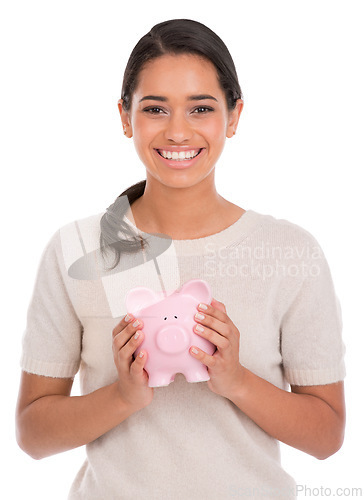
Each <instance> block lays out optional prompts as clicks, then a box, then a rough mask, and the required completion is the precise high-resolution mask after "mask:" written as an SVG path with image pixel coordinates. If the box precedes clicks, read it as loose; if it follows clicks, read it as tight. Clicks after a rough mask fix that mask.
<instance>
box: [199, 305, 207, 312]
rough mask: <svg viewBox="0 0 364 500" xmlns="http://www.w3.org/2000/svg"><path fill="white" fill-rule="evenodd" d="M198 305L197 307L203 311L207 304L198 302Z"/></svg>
mask: <svg viewBox="0 0 364 500" xmlns="http://www.w3.org/2000/svg"><path fill="white" fill-rule="evenodd" d="M198 307H199V308H200V309H204V310H205V311H206V309H207V305H206V304H199V305H198Z"/></svg>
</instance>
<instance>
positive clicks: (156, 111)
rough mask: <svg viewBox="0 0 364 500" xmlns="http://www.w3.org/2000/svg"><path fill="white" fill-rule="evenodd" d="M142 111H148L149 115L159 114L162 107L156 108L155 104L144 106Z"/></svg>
mask: <svg viewBox="0 0 364 500" xmlns="http://www.w3.org/2000/svg"><path fill="white" fill-rule="evenodd" d="M143 111H144V112H145V113H149V114H150V115H160V114H161V113H160V112H163V109H162V108H157V107H156V106H154V107H150V108H144V109H143Z"/></svg>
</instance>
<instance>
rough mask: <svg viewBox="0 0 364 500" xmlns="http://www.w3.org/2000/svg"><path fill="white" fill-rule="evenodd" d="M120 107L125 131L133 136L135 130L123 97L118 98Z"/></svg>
mask: <svg viewBox="0 0 364 500" xmlns="http://www.w3.org/2000/svg"><path fill="white" fill-rule="evenodd" d="M118 109H119V113H120V118H121V123H122V125H123V133H124V135H125V136H126V137H129V138H130V137H133V132H132V128H131V124H130V117H129V113H128V112H127V111H125V109H124V108H123V99H119V100H118Z"/></svg>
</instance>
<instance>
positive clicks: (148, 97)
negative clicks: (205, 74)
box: [139, 94, 218, 102]
mask: <svg viewBox="0 0 364 500" xmlns="http://www.w3.org/2000/svg"><path fill="white" fill-rule="evenodd" d="M187 99H188V100H189V101H202V100H204V99H212V100H214V101H216V102H218V100H217V99H216V97H213V96H212V95H210V94H199V95H190V96H188V97H187ZM146 100H151V101H162V102H166V101H168V99H167V97H164V96H161V95H146V96H144V97H142V98H141V99H140V101H139V102H142V101H146Z"/></svg>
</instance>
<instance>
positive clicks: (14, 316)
mask: <svg viewBox="0 0 364 500" xmlns="http://www.w3.org/2000/svg"><path fill="white" fill-rule="evenodd" d="M2 5H3V7H2V9H1V15H0V18H1V21H0V23H1V25H0V36H1V40H0V41H1V47H2V55H1V69H2V80H1V87H2V88H1V93H0V99H1V139H2V147H1V163H2V175H1V179H2V182H1V216H2V235H1V238H2V245H1V252H2V259H1V262H2V264H3V278H2V279H1V286H2V288H3V293H2V304H3V305H4V307H3V309H2V318H3V332H2V335H3V342H2V347H3V349H2V361H1V380H2V397H1V401H2V409H1V423H2V431H3V435H2V445H1V451H2V453H1V454H2V459H3V460H2V463H3V464H4V465H3V466H2V469H3V470H2V472H5V474H4V476H3V477H4V479H3V480H2V483H1V487H2V488H3V492H5V491H8V492H11V493H7V494H6V498H14V499H20V498H29V499H37V500H43V499H44V500H49V499H52V500H57V499H64V498H66V497H67V492H68V490H69V487H70V484H71V482H72V480H73V478H74V476H75V474H76V472H77V471H78V469H79V467H80V466H81V463H82V461H83V458H84V449H83V448H81V449H77V450H73V451H70V452H66V453H63V454H60V455H56V456H53V457H50V458H47V459H44V460H41V461H34V460H32V459H31V458H29V457H28V456H27V455H26V454H25V453H23V452H22V451H21V450H20V449H19V448H18V447H17V444H16V442H15V425H14V412H15V403H16V397H17V390H18V383H19V375H20V370H19V358H20V350H21V337H22V334H23V331H24V328H25V324H26V313H27V307H28V303H29V300H30V296H31V293H32V288H33V285H34V279H35V275H36V271H37V265H38V262H39V259H40V255H41V253H42V251H43V248H44V246H45V245H46V243H47V242H48V240H49V239H50V237H51V236H52V235H53V233H54V232H55V231H56V230H57V229H58V228H59V227H60V226H61V225H63V224H66V223H68V222H71V221H73V220H76V219H79V218H82V217H87V216H89V215H92V214H96V213H100V212H101V211H103V210H104V209H106V207H107V206H109V205H110V204H111V203H112V202H113V201H114V199H115V198H116V197H117V196H118V195H119V194H120V193H121V192H122V191H123V190H124V189H125V188H126V187H128V186H130V185H131V184H133V183H135V182H138V181H139V180H142V179H144V178H145V168H144V166H143V164H142V163H141V162H140V160H139V158H138V157H137V154H136V153H135V151H134V146H133V142H132V140H128V139H126V138H125V137H124V136H123V134H122V129H121V124H120V119H119V114H118V109H117V100H118V98H119V96H120V89H121V82H122V76H123V71H124V68H125V65H126V62H127V59H128V57H129V54H130V52H131V50H132V49H133V47H134V45H135V44H136V43H137V41H138V40H139V39H140V38H141V37H142V36H143V35H144V34H145V33H147V32H148V31H149V29H150V28H151V27H152V26H153V25H154V24H156V23H158V22H161V21H165V20H167V19H173V18H189V19H195V20H197V21H200V22H203V23H205V24H206V25H207V26H209V27H210V28H211V29H213V30H214V31H215V32H216V33H217V34H218V35H219V36H220V37H221V38H222V39H223V40H224V41H225V43H226V44H227V46H228V48H229V50H230V52H231V54H232V56H233V59H234V61H235V64H236V68H237V71H238V75H239V79H240V84H241V87H242V90H243V94H244V99H245V107H244V109H243V113H242V115H241V120H240V124H239V127H238V131H237V135H236V136H235V137H234V138H233V139H227V142H226V148H225V151H224V153H223V154H222V156H221V157H220V159H219V163H218V165H217V167H216V186H217V189H218V192H219V193H220V194H221V195H222V196H224V197H225V198H227V199H228V200H230V201H232V202H233V203H236V204H237V205H239V206H241V207H243V208H245V209H253V210H255V211H258V212H260V213H266V214H271V215H274V216H275V217H277V218H284V219H288V220H290V221H292V222H294V223H296V224H298V225H300V226H302V227H304V228H305V229H306V230H308V231H309V232H311V234H313V235H314V236H315V237H316V238H317V240H318V241H319V243H320V245H321V247H322V248H323V250H324V253H325V255H326V258H327V260H328V262H329V265H330V269H331V272H332V276H333V279H334V283H335V289H336V293H337V295H338V297H339V299H340V302H341V306H342V311H343V320H344V332H343V336H344V341H345V344H346V348H347V354H346V366H347V377H346V379H345V387H346V401H347V430H346V440H345V444H344V446H343V447H342V448H341V450H340V451H339V452H338V453H337V454H336V455H334V456H333V457H330V458H329V459H327V460H325V461H318V460H316V459H315V458H313V457H311V456H309V455H305V454H304V453H302V452H300V451H298V450H295V449H293V448H290V447H288V446H282V461H283V465H284V467H285V468H286V470H287V471H288V472H289V473H290V474H291V475H292V476H294V478H295V479H296V481H297V483H298V484H300V485H304V487H305V488H306V490H305V491H303V492H302V493H301V494H300V497H302V498H310V496H309V490H308V489H309V488H311V489H312V493H313V495H312V497H313V496H315V497H316V498H317V496H319V495H318V494H317V490H313V489H314V488H317V489H318V488H320V487H321V486H323V487H324V488H331V489H332V490H333V492H332V493H334V489H335V488H336V487H341V488H348V489H350V488H358V487H361V488H363V492H364V481H363V479H361V477H360V473H361V472H362V463H363V462H362V457H361V454H360V455H359V453H358V450H360V448H362V447H363V425H362V418H361V412H362V404H361V400H362V394H363V391H362V380H363V371H362V366H363V362H362V356H363V348H364V345H363V333H364V331H363V315H362V311H363V305H362V303H363V278H364V276H363V236H362V232H363V218H362V203H361V202H362V192H363V180H362V176H361V171H363V167H364V164H363V163H364V162H363V117H364V105H363V104H364V103H363V88H364V78H363V60H362V57H363V51H362V48H363V46H364V36H363V21H364V19H363V14H362V12H361V8H362V6H363V3H362V2H360V1H351V0H348V1H340V2H338V1H333V0H331V1H326V0H316V1H312V0H306V1H305V2H299V1H293V0H289V1H282V0H275V1H240V2H229V3H222V2H217V3H216V4H213V3H212V2H206V3H203V4H198V3H197V2H196V1H189V0H185V1H184V2H178V3H177V6H174V5H175V4H174V3H172V2H169V1H168V2H167V1H165V2H164V1H158V0H157V1H153V2H148V3H145V4H141V3H140V2H123V1H107V0H105V1H103V2H95V1H91V0H89V1H87V2H86V1H83V0H82V1H79V0H73V1H68V0H64V1H62V2H54V1H49V0H48V1H39V0H33V1H12V2H10V1H8V2H7V3H5V2H4V3H3V4H2ZM131 452H132V450H131ZM4 467H5V471H4ZM140 473H141V474H142V471H140ZM326 492H328V490H326ZM320 497H323V495H320Z"/></svg>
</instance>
